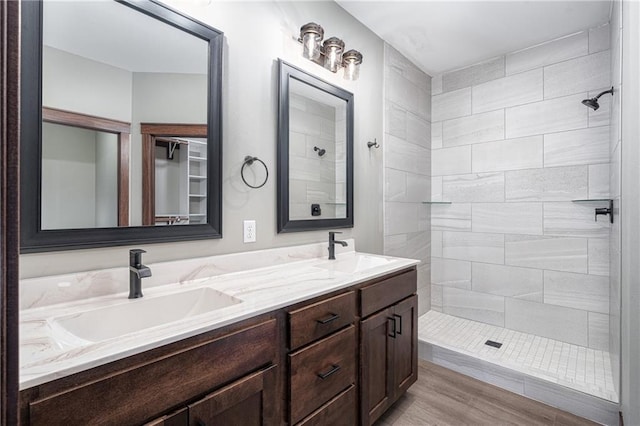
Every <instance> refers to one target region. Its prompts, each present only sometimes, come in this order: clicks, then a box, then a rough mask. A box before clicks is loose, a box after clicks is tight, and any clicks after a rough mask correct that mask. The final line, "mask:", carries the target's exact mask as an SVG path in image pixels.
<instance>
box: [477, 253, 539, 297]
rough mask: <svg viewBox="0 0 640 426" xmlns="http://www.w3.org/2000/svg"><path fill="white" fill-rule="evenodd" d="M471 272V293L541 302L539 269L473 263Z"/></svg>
mask: <svg viewBox="0 0 640 426" xmlns="http://www.w3.org/2000/svg"><path fill="white" fill-rule="evenodd" d="M471 271H472V272H471V277H472V282H473V284H472V287H471V289H472V290H473V291H477V292H480V293H490V294H496V295H499V296H509V297H515V298H518V299H526V300H532V301H534V302H542V290H543V284H542V271H541V270H539V269H531V268H518V267H515V266H504V265H490V264H487V263H476V262H474V263H473V264H472V267H471Z"/></svg>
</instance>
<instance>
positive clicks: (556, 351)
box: [418, 311, 618, 403]
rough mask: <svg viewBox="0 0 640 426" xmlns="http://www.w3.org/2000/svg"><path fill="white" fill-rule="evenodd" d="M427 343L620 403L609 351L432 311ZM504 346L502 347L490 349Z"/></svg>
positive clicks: (424, 336) (425, 328)
mask: <svg viewBox="0 0 640 426" xmlns="http://www.w3.org/2000/svg"><path fill="white" fill-rule="evenodd" d="M418 338H419V340H422V341H425V342H427V343H430V344H433V345H437V346H440V347H443V348H445V349H449V350H451V351H454V352H459V353H462V354H465V355H469V356H472V357H475V358H479V359H482V360H484V361H487V362H490V363H493V364H496V365H499V366H502V367H506V368H509V369H511V370H515V371H517V372H520V373H523V374H526V375H529V376H533V377H537V378H539V379H542V380H546V381H550V382H553V383H557V384H558V385H562V386H566V387H568V388H571V389H575V390H578V391H581V392H584V393H587V394H590V395H593V396H597V397H599V398H603V399H606V400H608V401H612V402H616V403H617V402H618V395H617V393H616V391H615V387H614V384H613V372H612V370H611V360H610V358H609V353H608V352H605V351H599V350H595V349H589V348H585V347H583V346H577V345H573V344H570V343H564V342H560V341H557V340H553V339H547V338H544V337H540V336H535V335H532V334H527V333H520V332H518V331H513V330H509V329H506V328H502V327H496V326H493V325H489V324H484V323H480V322H476V321H471V320H467V319H464V318H458V317H454V316H451V315H447V314H443V313H440V312H436V311H429V312H427V313H426V314H424V315H422V316H421V317H420V318H419V319H418ZM487 340H494V341H496V342H500V343H502V346H501V347H500V348H494V347H491V346H488V345H485V342H486V341H487Z"/></svg>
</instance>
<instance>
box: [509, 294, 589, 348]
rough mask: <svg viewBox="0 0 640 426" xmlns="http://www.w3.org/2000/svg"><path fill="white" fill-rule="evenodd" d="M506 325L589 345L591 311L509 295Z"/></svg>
mask: <svg viewBox="0 0 640 426" xmlns="http://www.w3.org/2000/svg"><path fill="white" fill-rule="evenodd" d="M505 327H506V328H509V329H511V330H517V331H522V332H525V333H531V334H535V335H538V336H542V337H548V338H551V339H556V340H561V341H563V342H568V343H573V344H575V345H580V346H587V345H588V340H589V339H588V321H587V312H586V311H580V310H578V309H572V308H565V307H563V306H554V305H547V304H545V303H537V302H530V301H528V300H521V299H512V298H507V299H506V303H505Z"/></svg>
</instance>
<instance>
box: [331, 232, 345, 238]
mask: <svg viewBox="0 0 640 426" xmlns="http://www.w3.org/2000/svg"><path fill="white" fill-rule="evenodd" d="M336 234H342V232H341V231H329V236H330V237H332V236H334V235H336Z"/></svg>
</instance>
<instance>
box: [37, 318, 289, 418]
mask: <svg viewBox="0 0 640 426" xmlns="http://www.w3.org/2000/svg"><path fill="white" fill-rule="evenodd" d="M247 342H251V350H245V348H246V347H247V346H246V345H247ZM277 342H278V334H277V326H276V320H269V321H265V322H262V323H260V324H258V325H255V326H251V327H247V328H245V329H242V330H239V331H237V332H234V333H231V334H228V335H224V336H222V337H219V338H216V339H212V340H209V341H206V342H204V343H201V344H198V345H195V346H193V347H190V348H188V349H184V350H180V351H177V352H175V353H173V354H170V355H168V356H162V357H159V358H151V359H149V360H148V361H146V362H144V363H141V364H140V365H137V366H135V367H132V368H130V369H127V370H124V371H121V372H117V373H115V374H110V375H108V376H106V377H104V378H102V379H98V380H95V381H92V382H88V383H86V384H82V385H80V386H78V387H75V388H72V389H70V390H68V391H64V392H61V393H58V394H55V395H52V396H50V397H45V398H42V399H39V400H36V401H34V402H31V403H30V404H29V416H30V424H32V425H47V426H52V425H70V424H76V425H81V424H87V425H88V424H90V425H124V424H140V423H143V422H145V421H147V420H149V419H151V418H153V417H154V416H157V415H158V413H161V412H164V411H165V410H166V409H167V408H168V407H176V406H179V405H180V404H182V403H184V401H187V400H189V399H192V398H195V397H197V396H199V395H203V394H204V393H206V392H208V391H210V390H211V389H212V388H215V387H217V386H220V385H222V384H224V383H229V382H231V381H233V380H235V379H237V378H238V377H240V376H242V375H244V374H246V373H248V372H250V371H255V370H257V369H258V368H260V367H261V366H264V365H267V364H270V363H273V362H274V361H275V359H276V345H277Z"/></svg>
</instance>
